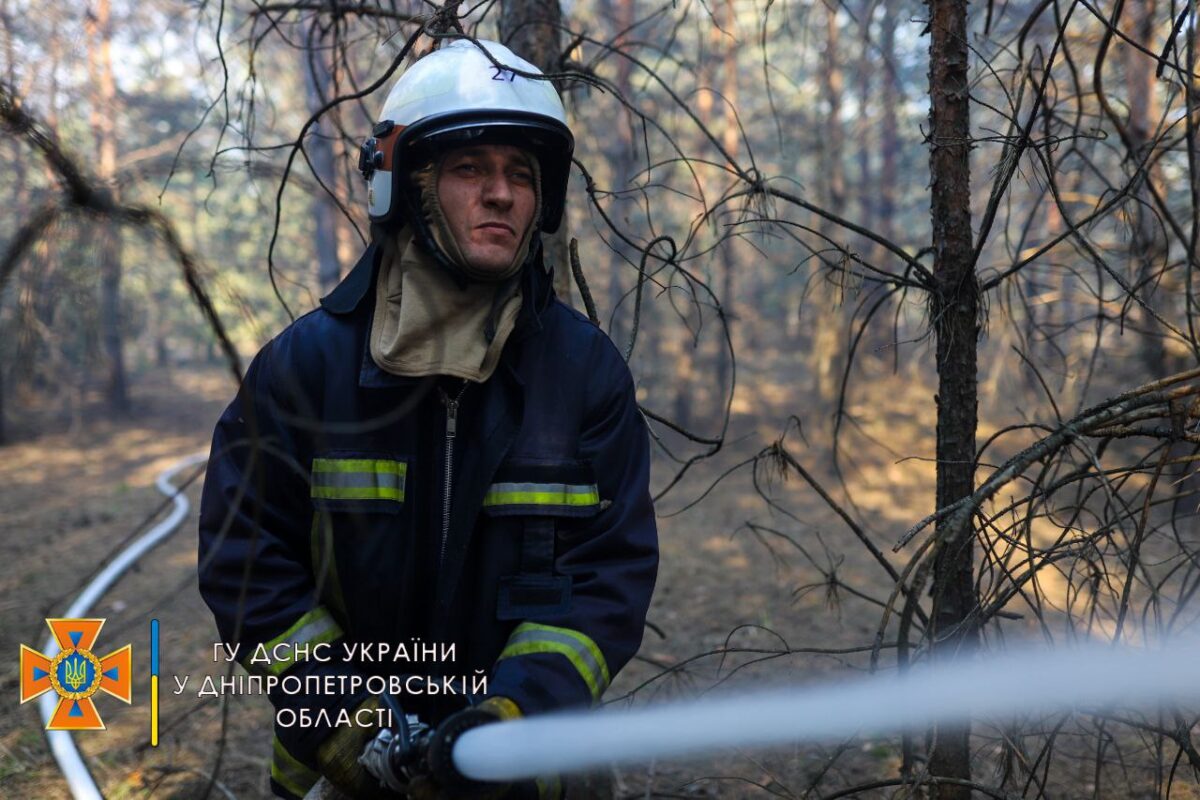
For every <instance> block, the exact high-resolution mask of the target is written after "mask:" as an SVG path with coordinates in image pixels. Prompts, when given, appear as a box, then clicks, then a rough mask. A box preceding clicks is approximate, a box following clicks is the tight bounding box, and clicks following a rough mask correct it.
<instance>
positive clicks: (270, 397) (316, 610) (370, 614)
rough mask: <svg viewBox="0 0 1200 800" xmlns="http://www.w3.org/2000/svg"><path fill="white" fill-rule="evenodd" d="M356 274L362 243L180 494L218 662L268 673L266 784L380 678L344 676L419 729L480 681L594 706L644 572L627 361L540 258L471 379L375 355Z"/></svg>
mask: <svg viewBox="0 0 1200 800" xmlns="http://www.w3.org/2000/svg"><path fill="white" fill-rule="evenodd" d="M378 266H379V259H378V253H377V250H376V248H375V247H371V248H369V249H368V250H367V252H366V253H365V254H364V256H363V258H362V259H361V260H360V261H359V263H358V265H357V266H356V267H355V269H354V270H353V271H352V272H351V273H350V275H348V276H347V278H346V279H345V281H343V282H342V284H340V285H339V286H338V287H337V288H336V289H335V290H334V291H333V292H332V293H331V294H330V295H329V296H328V297H326V298H324V299H323V300H322V302H321V308H318V309H316V310H314V311H313V312H311V313H309V314H307V315H305V316H303V317H301V318H300V319H298V320H297V321H296V322H295V323H294V324H292V325H291V326H289V327H288V328H287V329H285V330H284V331H283V332H282V333H281V334H280V335H279V336H277V337H276V338H275V339H274V340H273V341H271V342H270V343H269V344H268V345H267V346H266V347H264V348H263V350H262V351H261V352H260V353H259V354H258V356H257V357H256V358H255V359H254V362H253V363H252V364H251V366H250V369H249V370H248V372H247V375H246V379H245V381H244V383H243V386H242V388H241V390H240V391H239V394H238V396H237V398H236V399H235V400H234V402H233V403H232V404H231V405H230V406H229V408H228V409H227V410H226V411H225V413H224V415H223V416H222V417H221V419H220V421H219V422H218V424H217V427H216V432H215V434H214V437H213V445H212V453H211V458H210V460H209V463H208V473H207V477H206V479H205V484H204V495H203V500H202V504H201V513H200V517H201V518H200V567H199V574H200V590H201V593H202V594H203V596H204V599H205V601H206V602H207V603H208V605H209V607H210V608H211V609H212V612H213V614H214V615H215V617H216V621H217V627H218V630H219V632H220V635H221V637H222V639H223V640H224V641H226V642H229V643H231V644H232V643H236V644H237V645H239V648H240V649H239V651H238V659H239V661H241V663H242V664H243V665H245V666H246V667H247V669H248V670H249V671H250V672H251V674H252V675H259V676H261V679H262V680H263V681H264V682H266V681H268V679H269V678H270V676H274V679H273V680H274V681H275V683H273V684H268V685H274V690H273V691H272V692H271V693H270V696H271V700H272V702H273V703H274V704H275V706H276V709H277V715H276V741H275V752H274V762H273V765H272V785H273V788H275V789H276V791H277V792H280V793H282V794H285V795H289V794H290V795H302V794H303V793H304V791H306V790H307V788H308V786H310V785H311V784H312V783H313V782H314V781H315V780H316V778H317V775H316V772H315V771H314V766H315V751H316V747H317V745H318V744H319V743H320V741H321V740H322V739H323V738H324V737H325V736H328V735H329V733H330V730H331V727H330V724H333V723H335V722H336V719H337V712H338V711H343V712H344V711H345V710H352V709H354V708H355V707H356V706H357V705H358V704H359V703H360V702H361V701H362V700H363V699H364V698H366V697H367V696H368V688H369V687H374V688H379V687H381V686H382V685H383V683H382V682H381V681H380V679H379V678H375V680H374V681H370V682H368V681H366V680H365V679H366V678H371V677H373V676H381V677H383V678H387V679H389V680H390V683H389V684H388V685H389V686H390V687H391V688H393V689H394V688H396V687H403V689H402V690H401V692H400V693H399V694H398V695H397V699H398V700H399V701H400V704H401V705H402V706H403V707H404V709H405V711H406V712H409V713H414V712H416V713H419V714H420V715H421V716H422V718H423V719H424V720H425V721H427V722H431V723H436V722H437V721H438V720H439V719H440V718H442V717H444V716H445V715H446V714H447V713H449V712H451V711H453V710H455V708H456V707H461V705H462V704H463V703H464V702H466V701H465V700H464V697H463V694H464V693H465V694H470V693H471V690H472V689H475V690H478V689H479V686H480V684H479V681H478V679H479V678H481V677H484V676H486V678H487V688H486V694H488V695H502V696H505V697H509V698H511V699H512V700H514V701H515V702H516V703H517V705H518V706H519V707H520V708H521V709H522V711H523V712H524V713H526V714H530V713H537V712H540V711H546V710H550V709H557V708H564V707H577V706H586V705H589V704H592V703H595V702H596V701H597V700H598V699H599V697H600V695H601V694H602V693H603V692H604V690H605V688H606V687H607V686H608V684H609V682H610V681H611V679H612V677H613V675H615V674H616V673H617V671H618V670H620V669H621V668H622V667H623V666H624V665H625V663H626V662H627V661H628V660H629V659H630V658H631V657H632V656H633V654H634V653H635V652H636V651H637V649H638V646H639V645H640V643H641V638H642V630H643V626H644V622H645V615H646V609H647V606H648V605H649V602H650V595H651V592H652V591H653V587H654V580H655V573H656V570H657V564H658V546H657V533H656V530H655V522H654V514H653V508H652V505H651V501H650V495H649V490H648V482H649V453H648V439H647V432H646V428H645V424H644V420H643V419H642V417H641V414H640V413H639V411H638V408H637V404H636V402H635V398H634V387H633V382H632V379H631V376H630V374H629V370H628V368H627V367H626V365H625V363H624V361H623V360H622V358H621V356H620V354H619V353H618V352H617V349H616V348H615V347H614V346H613V344H612V342H611V341H610V340H609V339H608V337H606V336H605V335H604V333H603V332H602V331H600V330H599V329H598V328H596V327H595V326H594V325H592V324H591V323H590V322H588V321H587V320H586V319H585V318H584V317H582V316H580V315H579V314H578V313H576V312H575V311H573V310H571V309H570V308H568V307H567V306H565V305H564V304H562V303H560V302H558V301H557V300H556V299H555V297H554V294H553V290H552V288H551V282H550V278H549V276H548V275H547V274H546V273H545V271H544V270H543V269H542V267H541V264H540V259H539V260H538V262H537V263H533V264H531V265H529V266H528V267H527V268H526V269H525V273H524V275H523V276H522V281H523V305H522V309H521V311H520V314H519V317H518V320H517V325H516V329H515V330H514V331H513V333H512V334H511V336H510V337H509V340H508V342H507V343H506V344H505V347H504V350H503V354H502V356H501V359H500V363H499V366H497V368H496V371H495V373H494V374H493V375H492V377H491V378H490V379H489V380H487V381H486V382H484V383H482V384H477V383H469V384H468V383H464V382H463V381H460V380H457V379H453V380H452V379H447V378H445V377H442V378H415V379H414V378H401V377H397V376H394V375H391V374H389V373H386V372H384V371H382V370H381V369H380V368H379V367H378V366H376V364H375V363H374V361H373V360H372V358H371V356H370V353H369V349H368V334H369V328H370V321H371V317H372V311H373V308H374V295H375V292H374V285H375V277H376V273H377V271H378ZM449 645H453V653H452V655H453V659H452V660H451V659H449V658H446V659H443V658H442V656H443V655H449V650H448V646H449ZM434 652H436V653H437V656H434V655H433V653H434ZM292 676H294V677H295V678H296V679H297V680H296V681H292V680H291V677H292ZM359 680H361V681H362V682H361V683H360V682H359ZM447 681H448V682H449V683H447ZM447 685H449V686H451V687H454V690H453V691H452V692H447V690H446V687H447ZM299 687H303V688H301V689H300V691H298V692H297V691H296V690H297V688H299ZM318 687H320V688H318ZM350 687H353V688H354V691H350ZM433 687H436V688H433ZM330 690H332V691H330ZM322 709H324V714H325V715H326V716H324V717H322V716H321V714H320V711H321V710H322ZM280 710H283V712H282V713H279V711H280ZM302 710H303V711H302ZM302 713H303V716H302V715H301V714H302ZM293 720H294V721H295V724H291V725H288V724H287V723H288V722H292V721H293ZM304 720H307V721H308V722H309V724H308V725H304V724H302V723H303V721H304ZM342 721H343V723H344V722H345V716H343V717H342ZM314 722H319V723H320V724H316V725H313V723H314Z"/></svg>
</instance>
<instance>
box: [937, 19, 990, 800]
mask: <svg viewBox="0 0 1200 800" xmlns="http://www.w3.org/2000/svg"><path fill="white" fill-rule="evenodd" d="M929 9H930V12H931V13H930V33H931V35H932V38H931V40H930V45H929V98H930V123H931V124H930V135H929V152H930V155H929V167H930V179H931V180H930V182H931V187H932V197H931V212H932V217H933V219H932V222H933V241H932V245H933V277H934V287H933V292H932V294H931V297H930V306H931V308H930V312H931V313H930V316H931V320H932V322H933V327H934V334H935V336H936V338H937V374H938V390H937V395H936V396H935V401H936V403H937V507H938V508H946V507H947V506H950V505H951V504H953V503H954V502H955V501H957V500H959V499H961V498H963V497H966V496H968V495H970V494H971V493H972V492H973V491H974V488H975V429H976V421H977V409H976V404H977V396H976V388H977V387H976V356H977V353H976V350H977V346H978V337H979V287H978V283H977V280H976V276H975V265H974V258H973V254H972V235H971V205H970V201H971V169H970V153H971V133H970V109H969V107H968V102H969V92H968V88H969V83H968V80H969V79H968V64H969V58H968V49H967V2H966V0H929ZM959 519H960V517H959V516H958V515H951V516H948V517H943V518H942V519H941V521H939V522H938V523H937V527H936V529H935V537H936V540H937V547H938V553H937V556H936V558H935V561H934V567H933V570H934V574H933V619H932V623H933V625H932V628H933V631H932V647H933V654H934V657H935V658H948V657H950V656H952V655H954V654H955V653H957V652H959V651H961V650H963V649H968V648H970V647H971V646H972V645H973V643H974V640H975V634H974V631H973V630H972V625H973V623H972V621H971V619H972V611H973V610H974V608H975V594H974V586H973V584H974V581H973V574H972V573H973V568H974V564H973V543H974V539H975V537H974V531H973V522H972V519H971V517H970V516H969V515H966V516H965V518H962V521H961V522H958V521H957V520H959ZM970 736H971V729H970V725H969V724H964V725H962V726H958V727H946V726H943V727H939V728H937V729H935V730H934V731H932V734H931V750H930V759H929V770H930V772H931V773H932V774H933V775H934V776H936V777H944V778H951V779H957V780H958V781H969V780H970V778H971V748H970ZM933 796H935V797H937V798H939V800H951V799H952V798H953V800H959V798H962V799H963V800H966V799H967V798H970V796H971V790H970V788H969V787H968V786H966V785H964V784H963V783H957V782H956V783H941V784H937V785H936V786H935V789H934V792H933Z"/></svg>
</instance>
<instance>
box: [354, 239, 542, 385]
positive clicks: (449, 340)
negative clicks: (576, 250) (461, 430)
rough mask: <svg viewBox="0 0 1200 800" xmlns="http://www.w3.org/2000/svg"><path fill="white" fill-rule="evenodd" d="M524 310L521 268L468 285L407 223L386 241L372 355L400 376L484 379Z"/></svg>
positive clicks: (383, 246) (373, 324)
mask: <svg viewBox="0 0 1200 800" xmlns="http://www.w3.org/2000/svg"><path fill="white" fill-rule="evenodd" d="M520 309H521V291H520V273H519V272H517V273H515V274H514V275H512V276H511V277H509V278H507V279H506V280H503V281H499V282H492V283H477V282H471V283H469V284H468V285H467V286H466V288H460V287H459V285H458V284H457V283H455V281H454V279H453V278H452V277H451V276H450V275H449V273H447V272H446V270H445V269H443V268H442V267H440V266H438V264H437V263H436V262H435V261H434V259H433V257H432V256H430V255H429V254H428V253H426V252H424V251H423V250H422V249H421V248H420V247H419V246H417V245H416V243H415V242H414V241H413V237H412V233H411V232H410V231H409V230H408V229H407V228H405V229H402V230H401V231H400V232H399V233H397V234H396V235H392V236H388V237H387V238H386V239H385V240H384V241H383V244H382V253H381V261H380V265H379V276H378V278H377V279H376V282H375V316H374V318H373V319H372V322H371V336H370V348H371V358H372V359H374V360H375V363H376V364H378V365H379V367H380V368H381V369H383V370H384V371H386V372H390V373H392V374H393V375H402V376H408V377H421V376H425V375H450V376H452V377H456V378H463V379H465V380H469V381H474V382H476V383H482V382H483V381H486V380H487V379H488V378H489V377H491V375H492V372H493V371H494V370H495V369H496V364H497V363H499V361H500V352H501V350H503V349H504V343H505V342H506V341H507V340H508V337H509V334H511V333H512V331H513V328H514V326H515V325H516V321H517V314H518V312H519V311H520ZM489 323H490V324H489ZM493 326H494V330H493V331H489V328H492V327H493ZM489 332H491V333H492V335H491V337H490V339H489V336H488V333H489Z"/></svg>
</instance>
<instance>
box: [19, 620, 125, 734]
mask: <svg viewBox="0 0 1200 800" xmlns="http://www.w3.org/2000/svg"><path fill="white" fill-rule="evenodd" d="M46 624H47V625H49V626H50V632H51V633H52V634H54V640H55V641H56V642H58V646H59V648H61V649H60V650H59V652H58V654H57V655H55V656H54V657H53V658H50V657H49V656H46V655H43V654H41V653H39V652H38V651H37V650H34V649H33V648H31V647H26V646H25V645H21V702H22V703H25V702H28V701H30V700H32V699H34V698H35V697H39V696H41V695H43V694H45V693H46V692H48V691H50V690H51V689H53V690H54V692H55V694H57V695H58V705H57V706H56V707H55V709H54V714H53V716H51V717H50V722H48V723H47V724H46V730H49V731H102V730H104V721H103V720H101V719H100V712H98V711H97V710H96V704H95V702H94V701H93V700H92V696H93V695H94V694H96V692H101V691H102V692H107V693H108V694H111V695H112V696H113V697H116V698H118V699H120V700H124V701H125V702H126V703H128V702H131V700H132V689H133V648H132V646H131V645H125V646H124V647H122V648H121V649H120V650H115V651H113V652H111V653H109V654H108V655H106V656H103V657H101V658H97V657H96V656H95V655H93V654H92V647H93V646H94V645H95V644H96V639H98V638H99V637H100V628H101V627H102V626H103V625H104V620H102V619H48V620H46Z"/></svg>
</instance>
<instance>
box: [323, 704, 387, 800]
mask: <svg viewBox="0 0 1200 800" xmlns="http://www.w3.org/2000/svg"><path fill="white" fill-rule="evenodd" d="M378 706H379V698H378V697H369V698H367V700H366V701H364V702H363V703H362V705H360V706H359V708H360V709H362V708H369V709H371V710H372V711H374V710H375V709H376V708H378ZM377 732H378V731H377V730H376V729H375V728H370V727H358V726H356V725H353V726H349V727H341V728H337V729H336V730H335V731H334V733H333V735H332V736H330V737H329V738H328V739H326V740H325V741H324V742H322V743H321V745H320V746H319V747H318V748H317V768H318V769H319V770H320V771H321V774H322V775H324V776H325V777H326V778H327V779H328V780H329V782H330V783H332V784H333V785H334V786H336V787H337V788H338V790H339V791H341V792H343V793H344V794H347V795H349V796H350V797H383V796H387V797H399V795H396V794H386V795H384V794H381V793H382V792H383V791H384V790H383V789H382V788H381V787H380V785H379V779H378V778H376V777H375V776H373V775H371V774H370V773H369V772H367V770H366V769H364V768H363V765H362V764H361V763H360V762H359V754H361V753H362V751H363V748H364V747H366V745H367V742H369V741H370V740H371V739H372V738H374V736H375V734H376V733H377Z"/></svg>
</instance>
